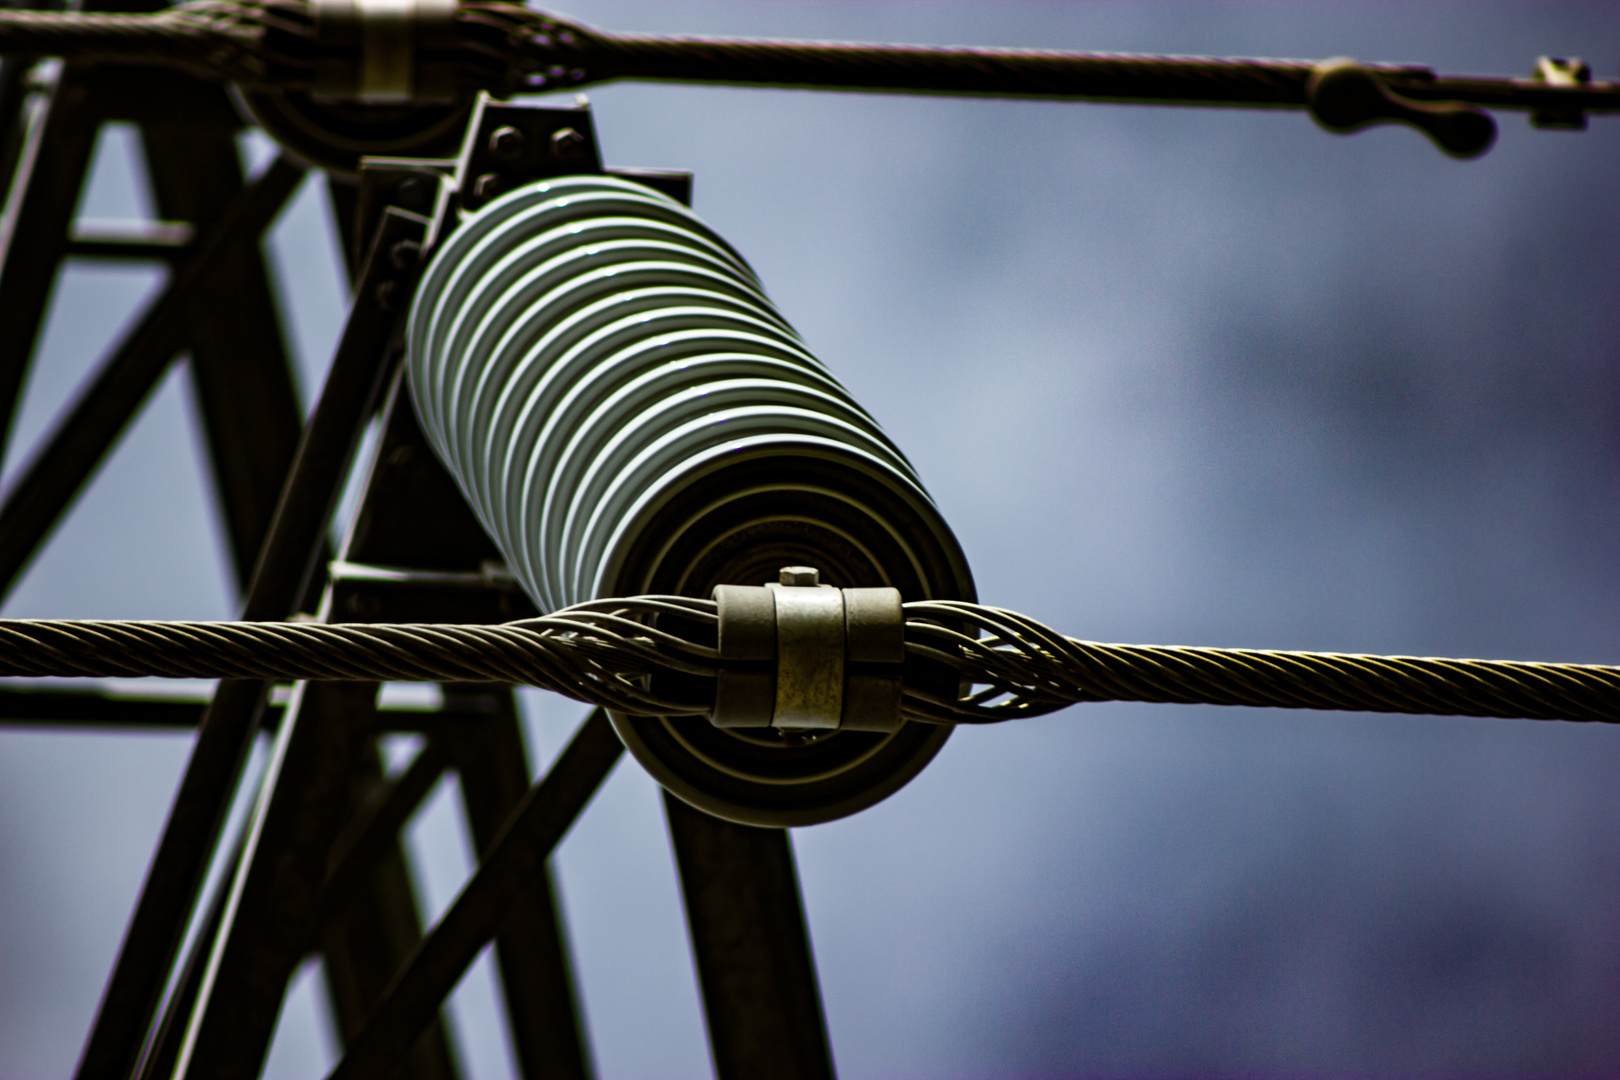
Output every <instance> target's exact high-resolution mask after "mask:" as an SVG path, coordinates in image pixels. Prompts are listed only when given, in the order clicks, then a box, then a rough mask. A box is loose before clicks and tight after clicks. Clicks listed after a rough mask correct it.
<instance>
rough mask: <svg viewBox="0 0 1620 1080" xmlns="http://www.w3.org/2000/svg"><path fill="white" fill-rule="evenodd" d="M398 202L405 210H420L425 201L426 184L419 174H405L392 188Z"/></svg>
mask: <svg viewBox="0 0 1620 1080" xmlns="http://www.w3.org/2000/svg"><path fill="white" fill-rule="evenodd" d="M394 194H395V196H396V197H397V198H398V199H399V204H400V205H401V206H403V207H405V209H407V210H420V209H422V208H423V206H424V205H426V203H427V185H426V184H424V183H423V182H422V178H421V177H419V176H407V177H406V178H405V179H403V180H401V181H400V182H399V187H397V188H395V189H394Z"/></svg>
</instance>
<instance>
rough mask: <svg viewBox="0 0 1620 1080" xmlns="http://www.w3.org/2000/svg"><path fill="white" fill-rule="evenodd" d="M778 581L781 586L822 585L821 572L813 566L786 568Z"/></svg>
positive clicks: (778, 576)
mask: <svg viewBox="0 0 1620 1080" xmlns="http://www.w3.org/2000/svg"><path fill="white" fill-rule="evenodd" d="M776 580H777V584H779V585H797V586H800V587H814V586H816V585H820V584H821V571H820V570H817V569H816V568H815V567H813V566H784V567H782V569H781V571H780V572H779V573H778V574H777V575H776Z"/></svg>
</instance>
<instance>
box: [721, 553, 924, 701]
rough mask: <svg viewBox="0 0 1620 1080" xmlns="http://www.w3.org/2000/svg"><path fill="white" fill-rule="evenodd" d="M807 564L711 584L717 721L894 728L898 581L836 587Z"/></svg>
mask: <svg viewBox="0 0 1620 1080" xmlns="http://www.w3.org/2000/svg"><path fill="white" fill-rule="evenodd" d="M820 576H821V575H820V573H819V572H818V571H817V570H815V569H813V568H811V567H808V566H788V567H784V568H783V569H782V571H781V574H780V575H779V580H778V581H775V582H772V583H770V584H768V585H765V586H762V587H755V586H750V585H719V586H716V587H715V590H714V599H715V602H716V603H717V604H718V605H719V608H720V642H719V648H720V674H719V679H718V681H717V685H716V687H715V698H714V712H713V714H712V715H711V717H710V719H711V720H712V722H713V723H714V726H715V727H718V728H764V727H774V728H778V729H782V730H795V731H830V730H839V731H880V732H888V731H894V730H895V729H896V728H898V727H899V726H900V691H901V687H902V685H903V679H902V667H903V665H904V662H905V658H906V633H905V615H904V613H903V611H902V610H901V607H900V590H899V589H887V588H881V589H835V588H833V587H832V586H831V585H822V584H821V583H820Z"/></svg>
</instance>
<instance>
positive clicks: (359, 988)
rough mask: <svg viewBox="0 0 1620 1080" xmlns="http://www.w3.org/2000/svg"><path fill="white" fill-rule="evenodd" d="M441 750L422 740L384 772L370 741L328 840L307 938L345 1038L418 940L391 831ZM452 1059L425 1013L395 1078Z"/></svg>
mask: <svg viewBox="0 0 1620 1080" xmlns="http://www.w3.org/2000/svg"><path fill="white" fill-rule="evenodd" d="M447 764H448V755H446V754H445V753H444V752H443V746H442V742H441V741H440V740H435V739H431V738H430V739H428V740H427V741H426V743H425V745H424V746H423V747H422V750H421V752H420V753H418V755H417V757H416V759H415V760H414V761H412V762H411V764H410V765H409V766H408V767H407V768H406V769H405V770H404V771H403V772H402V773H400V774H399V775H398V776H395V777H388V778H385V777H384V776H383V773H382V763H381V759H380V757H379V755H378V752H377V746H376V743H375V742H374V741H373V742H371V743H370V744H369V745H368V746H367V747H366V748H365V750H364V752H363V753H362V755H361V757H360V761H359V770H358V771H357V772H356V774H355V775H354V777H353V778H352V789H351V790H352V792H353V796H352V798H351V806H350V813H349V823H348V825H347V826H346V827H345V828H344V830H343V831H342V832H341V833H339V834H338V836H337V839H336V840H335V841H334V842H333V844H332V851H331V855H330V857H329V859H328V869H327V875H326V882H325V885H324V886H323V888H322V893H321V901H320V912H319V915H318V924H317V925H318V930H317V937H316V940H315V945H316V947H317V948H318V950H319V952H320V957H321V970H322V972H323V974H324V975H325V977H326V986H327V990H328V994H329V997H330V1000H331V1003H332V1011H333V1013H334V1014H335V1016H334V1019H335V1020H336V1021H337V1027H338V1031H339V1033H340V1035H341V1037H342V1038H343V1040H344V1042H345V1043H347V1042H349V1041H350V1040H352V1039H353V1038H354V1037H355V1036H356V1035H357V1034H359V1032H360V1029H361V1028H362V1027H363V1026H364V1024H365V1021H366V1017H368V1016H370V1015H371V1013H372V1011H373V1010H375V1009H376V1007H377V1004H378V1003H379V1002H380V1001H381V1000H382V995H383V992H384V991H385V990H386V989H387V987H388V983H389V980H391V979H392V978H393V977H394V973H395V972H397V971H398V970H399V969H400V968H401V967H402V966H403V965H404V964H405V961H406V960H408V959H409V958H410V955H411V953H412V952H413V951H414V950H415V949H416V947H417V945H418V944H419V943H420V942H421V940H422V916H421V912H420V910H419V909H418V905H417V900H416V894H415V891H414V890H413V888H412V886H411V878H410V873H409V871H408V870H407V868H406V865H405V853H404V850H403V848H402V846H401V843H400V830H401V828H402V827H403V826H404V825H405V822H406V821H407V820H408V819H409V818H410V816H411V814H413V813H414V812H415V811H416V809H417V807H418V806H420V805H421V802H422V800H423V799H424V798H425V797H426V796H427V794H428V792H429V791H431V790H432V788H433V787H434V785H435V784H437V783H438V781H439V778H440V777H441V776H443V775H444V770H445V766H446V765H447ZM455 1075H456V1069H455V1061H454V1058H453V1057H452V1055H451V1051H450V1040H449V1037H448V1034H447V1032H446V1030H445V1026H444V1024H443V1023H442V1022H441V1021H440V1020H439V1018H437V1017H435V1018H434V1019H433V1020H432V1021H430V1022H429V1024H428V1026H427V1029H426V1030H425V1031H424V1032H423V1033H422V1036H421V1037H420V1038H419V1039H418V1040H417V1042H416V1045H415V1047H414V1048H413V1049H412V1050H411V1052H410V1053H409V1054H408V1055H407V1056H406V1058H405V1060H404V1062H403V1064H402V1067H401V1070H400V1078H401V1080H453V1078H454V1077H455Z"/></svg>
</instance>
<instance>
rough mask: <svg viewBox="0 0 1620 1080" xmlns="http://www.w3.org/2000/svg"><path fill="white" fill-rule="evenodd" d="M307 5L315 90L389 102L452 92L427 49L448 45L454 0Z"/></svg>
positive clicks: (343, 0)
mask: <svg viewBox="0 0 1620 1080" xmlns="http://www.w3.org/2000/svg"><path fill="white" fill-rule="evenodd" d="M313 7H314V11H315V47H316V50H317V54H316V62H315V85H314V92H315V96H316V97H322V98H339V99H347V100H351V101H364V102H389V101H426V100H448V99H449V98H451V97H453V96H454V90H455V87H454V84H453V81H452V80H451V78H450V76H451V70H450V69H449V68H446V67H445V64H444V63H442V62H434V61H430V60H429V59H428V55H429V54H443V53H445V52H446V51H447V50H450V49H453V48H454V46H455V42H456V12H457V11H458V10H459V5H458V3H457V0H313ZM435 60H437V57H436V58H435ZM441 69H444V70H441Z"/></svg>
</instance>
